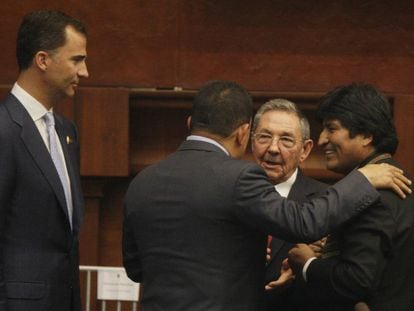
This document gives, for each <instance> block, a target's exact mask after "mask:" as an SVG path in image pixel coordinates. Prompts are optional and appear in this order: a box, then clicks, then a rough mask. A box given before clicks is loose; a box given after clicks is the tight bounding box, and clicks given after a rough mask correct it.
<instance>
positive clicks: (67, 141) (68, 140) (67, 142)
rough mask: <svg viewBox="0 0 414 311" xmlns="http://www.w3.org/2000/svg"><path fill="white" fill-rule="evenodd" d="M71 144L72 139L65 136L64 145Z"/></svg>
mask: <svg viewBox="0 0 414 311" xmlns="http://www.w3.org/2000/svg"><path fill="white" fill-rule="evenodd" d="M72 143H73V138H72V137H70V136H66V144H67V145H69V144H72Z"/></svg>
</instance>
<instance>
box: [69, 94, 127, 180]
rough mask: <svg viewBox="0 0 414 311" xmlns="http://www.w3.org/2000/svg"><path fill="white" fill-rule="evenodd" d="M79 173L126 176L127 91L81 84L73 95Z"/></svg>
mask: <svg viewBox="0 0 414 311" xmlns="http://www.w3.org/2000/svg"><path fill="white" fill-rule="evenodd" d="M75 104H76V123H77V124H78V127H79V130H80V133H81V137H80V142H81V175H82V176H129V171H130V169H129V91H128V90H127V89H123V88H81V89H79V90H78V92H77V94H76V98H75Z"/></svg>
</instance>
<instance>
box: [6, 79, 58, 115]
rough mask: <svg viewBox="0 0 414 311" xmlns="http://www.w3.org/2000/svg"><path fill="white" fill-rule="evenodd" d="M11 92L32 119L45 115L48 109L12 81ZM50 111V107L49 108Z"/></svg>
mask: <svg viewBox="0 0 414 311" xmlns="http://www.w3.org/2000/svg"><path fill="white" fill-rule="evenodd" d="M11 93H12V94H13V95H14V96H15V97H16V98H17V99H18V100H19V101H20V103H21V104H22V105H23V107H24V108H25V109H26V110H27V112H28V113H29V115H30V117H31V118H32V119H33V121H35V122H36V121H37V120H39V119H41V118H43V116H44V115H45V113H46V112H48V110H47V109H46V108H45V106H43V105H42V104H41V103H40V102H39V101H38V100H37V99H35V98H34V97H33V96H32V95H30V94H29V93H27V92H26V91H25V90H24V89H23V88H22V87H21V86H20V85H18V84H17V82H16V83H14V85H13V88H12V90H11ZM50 111H52V109H51V110H50Z"/></svg>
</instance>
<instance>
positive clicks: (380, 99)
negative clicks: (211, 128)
mask: <svg viewBox="0 0 414 311" xmlns="http://www.w3.org/2000/svg"><path fill="white" fill-rule="evenodd" d="M317 115H318V117H319V119H320V120H321V121H323V126H324V128H323V131H322V133H321V135H320V137H319V144H320V145H321V146H322V147H323V149H324V151H325V156H326V160H327V167H328V169H330V170H332V171H335V172H340V173H344V174H347V173H348V172H350V171H351V170H353V169H354V168H358V167H359V168H360V167H364V166H365V165H367V164H368V163H390V164H392V165H396V166H399V164H398V163H396V162H395V161H394V160H393V159H392V154H394V152H395V150H396V149H397V146H398V139H397V135H396V131H395V127H394V123H393V120H392V114H391V108H390V105H389V103H388V100H387V98H386V97H385V96H384V95H383V94H381V93H380V92H378V91H377V90H376V89H375V88H374V87H372V86H370V85H365V84H351V85H348V86H344V87H339V88H336V89H334V90H333V91H331V92H330V93H328V95H327V96H326V97H325V99H324V100H323V101H322V103H321V105H320V107H319V109H318V112H317ZM380 193H381V199H380V200H378V201H375V202H374V204H373V205H374V206H373V208H368V209H366V210H364V211H363V212H362V213H361V214H359V215H358V216H357V217H355V218H353V219H352V220H350V221H349V222H347V223H346V225H344V226H341V227H339V228H338V230H336V231H334V232H333V233H332V234H331V235H330V236H329V238H328V241H327V244H326V245H325V247H324V249H323V252H322V257H321V258H319V259H316V258H314V255H313V253H312V250H311V249H309V248H308V247H307V246H306V245H299V246H298V247H296V248H293V249H292V250H291V251H290V252H289V263H290V264H291V265H292V266H293V267H294V268H295V269H296V270H298V271H297V274H296V276H297V278H299V279H300V280H301V285H303V289H304V291H305V296H304V297H306V300H305V301H304V306H303V310H326V311H328V310H354V305H355V304H356V303H357V302H358V301H364V302H365V303H366V305H367V306H368V308H369V309H370V310H380V311H386V310H398V311H409V310H414V295H413V292H414V266H413V264H412V263H413V259H414V247H413V245H414V198H413V196H412V195H410V196H408V197H407V198H406V199H405V200H401V199H400V198H399V197H398V196H396V195H395V194H394V193H393V192H392V191H388V190H382V191H380ZM302 267H305V268H303V269H302ZM360 307H361V304H358V308H360ZM358 310H359V309H358Z"/></svg>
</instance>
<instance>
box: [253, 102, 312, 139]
mask: <svg viewBox="0 0 414 311" xmlns="http://www.w3.org/2000/svg"><path fill="white" fill-rule="evenodd" d="M268 111H286V112H292V113H294V114H296V115H297V116H298V118H299V123H300V131H301V133H302V139H303V140H306V139H310V126H309V121H308V119H307V118H306V117H305V115H304V114H303V113H302V112H301V111H300V109H299V108H298V107H297V106H296V104H295V103H293V102H291V101H289V100H287V99H283V98H276V99H272V100H269V101H267V102H266V103H264V104H263V105H262V106H261V107H260V108H259V110H258V111H257V113H256V115H255V116H254V119H253V126H252V132H255V131H256V128H257V126H258V124H259V121H260V119H261V117H262V116H263V114H264V113H266V112H268Z"/></svg>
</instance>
